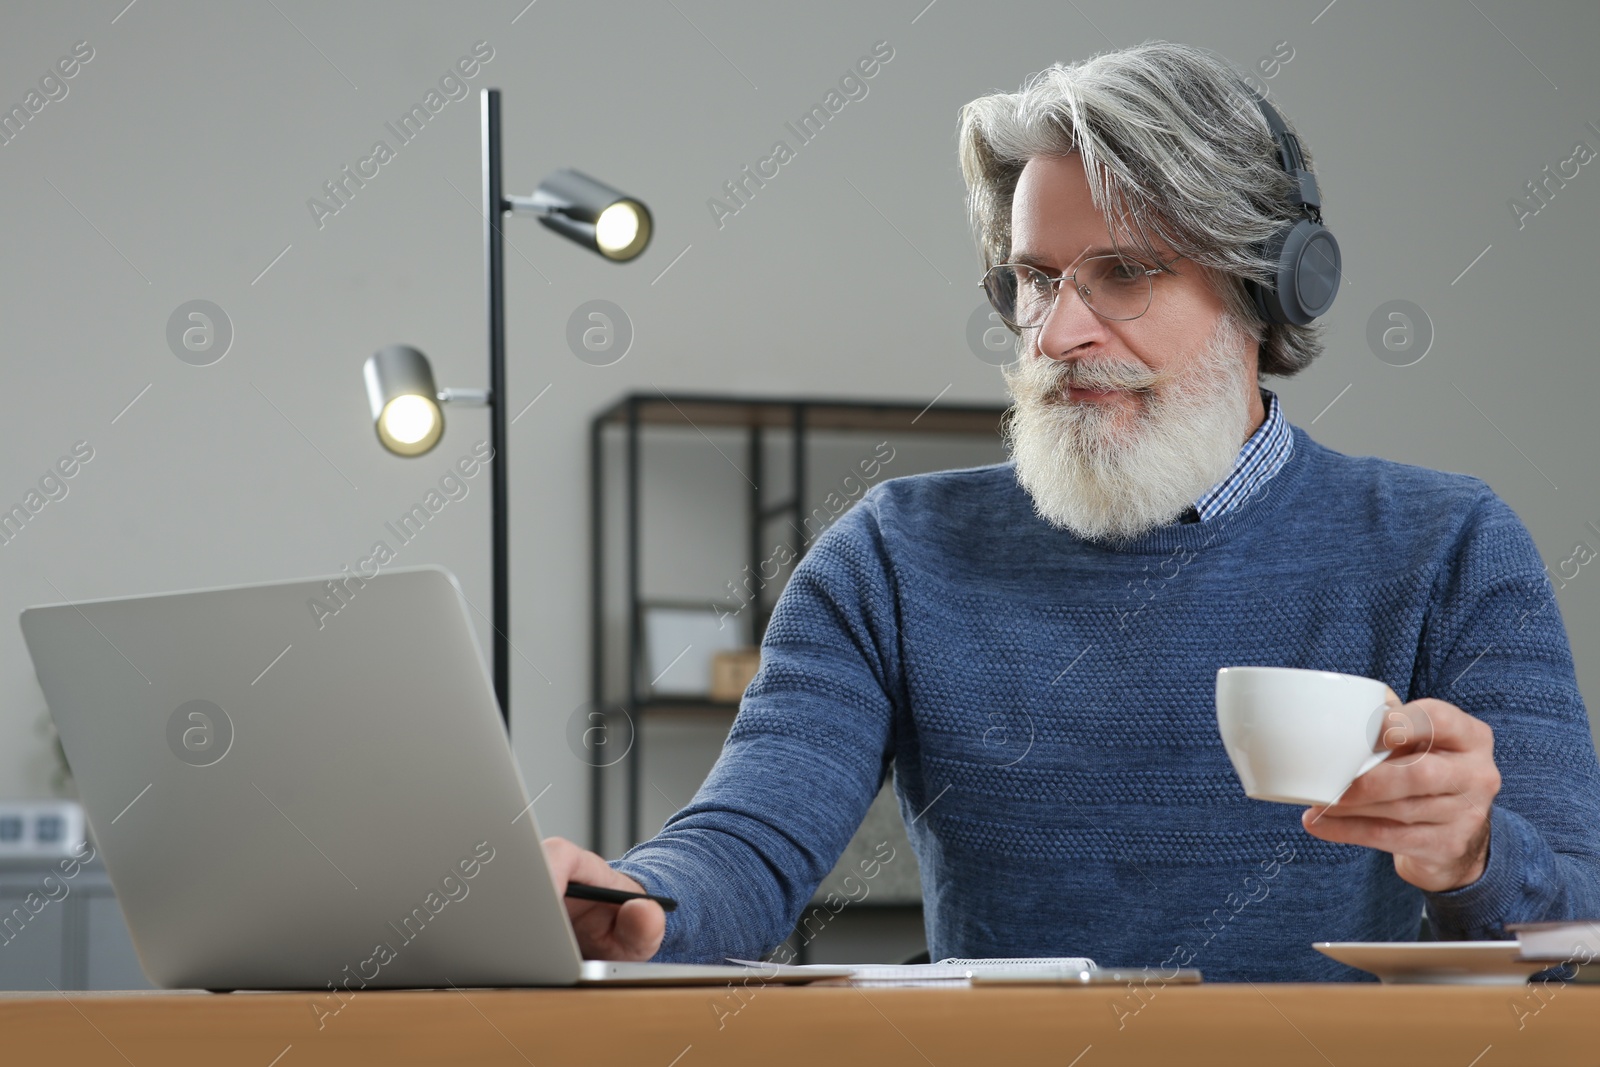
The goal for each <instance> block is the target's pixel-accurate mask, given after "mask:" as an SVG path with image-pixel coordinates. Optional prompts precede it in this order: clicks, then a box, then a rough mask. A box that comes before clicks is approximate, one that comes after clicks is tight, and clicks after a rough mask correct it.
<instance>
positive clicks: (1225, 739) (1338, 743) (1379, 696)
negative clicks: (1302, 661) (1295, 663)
mask: <svg viewBox="0 0 1600 1067" xmlns="http://www.w3.org/2000/svg"><path fill="white" fill-rule="evenodd" d="M1388 697H1389V687H1388V686H1387V685H1385V684H1384V683H1383V682H1380V681H1378V680H1377V679H1375V678H1362V677H1360V676H1358V675H1354V674H1336V673H1334V672H1333V671H1310V670H1302V669H1300V668H1298V667H1223V668H1222V669H1221V670H1219V671H1217V729H1218V730H1220V731H1221V733H1222V745H1223V748H1225V749H1226V750H1227V752H1228V758H1229V759H1230V760H1232V761H1233V769H1234V770H1235V771H1237V772H1238V774H1239V780H1240V781H1241V782H1242V783H1244V791H1245V795H1247V796H1250V797H1253V798H1254V799H1256V800H1273V801H1277V802H1278V803H1280V804H1302V805H1312V804H1317V805H1322V804H1332V803H1333V802H1334V801H1335V800H1337V799H1339V794H1341V793H1343V792H1344V791H1345V790H1346V789H1348V788H1349V786H1350V783H1351V782H1353V781H1355V780H1356V779H1357V778H1359V777H1361V775H1363V774H1366V773H1367V772H1368V771H1370V770H1371V769H1372V768H1374V767H1376V766H1377V765H1378V764H1380V763H1382V762H1383V761H1384V760H1385V759H1386V758H1388V756H1389V753H1390V751H1392V750H1391V749H1389V748H1387V747H1385V746H1384V744H1383V729H1384V712H1385V711H1386V710H1387V709H1388V707H1389V706H1390V703H1389V699H1388ZM1395 706H1398V705H1395Z"/></svg>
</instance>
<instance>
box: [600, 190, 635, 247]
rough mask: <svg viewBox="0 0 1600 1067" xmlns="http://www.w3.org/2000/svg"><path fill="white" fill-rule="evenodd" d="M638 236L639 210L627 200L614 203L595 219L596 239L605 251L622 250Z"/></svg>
mask: <svg viewBox="0 0 1600 1067" xmlns="http://www.w3.org/2000/svg"><path fill="white" fill-rule="evenodd" d="M638 236H639V211H638V209H637V208H635V207H634V206H633V204H631V203H629V202H628V201H626V200H619V201H617V202H616V203H615V204H612V205H611V206H610V207H608V208H606V209H605V210H604V211H602V212H600V217H599V218H598V219H596V220H595V224H594V239H595V243H596V244H598V245H599V246H600V249H601V251H603V252H606V253H616V252H621V251H622V250H623V249H625V248H627V247H628V246H629V245H631V244H633V242H634V240H635V239H636V238H637V237H638Z"/></svg>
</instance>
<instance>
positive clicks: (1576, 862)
mask: <svg viewBox="0 0 1600 1067" xmlns="http://www.w3.org/2000/svg"><path fill="white" fill-rule="evenodd" d="M1294 434H1295V443H1294V450H1293V452H1292V454H1291V458H1290V460H1289V462H1288V464H1287V465H1286V466H1285V467H1284V468H1283V470H1281V471H1280V472H1279V473H1278V474H1277V475H1276V476H1275V477H1274V478H1273V479H1272V480H1271V481H1269V482H1268V483H1267V484H1266V485H1265V486H1264V487H1262V488H1261V489H1260V490H1258V491H1257V492H1256V493H1255V495H1254V496H1252V497H1251V498H1250V499H1249V500H1248V501H1247V502H1245V503H1244V504H1243V505H1242V506H1240V507H1239V508H1237V509H1236V510H1234V511H1232V512H1230V513H1229V514H1227V515H1223V516H1219V517H1217V518H1215V519H1211V520H1207V521H1205V522H1201V523H1192V524H1179V523H1174V524H1171V525H1168V526H1164V527H1162V528H1159V529H1156V530H1153V531H1150V532H1149V533H1147V534H1145V535H1143V536H1141V537H1140V538H1138V539H1137V540H1135V541H1133V542H1131V543H1124V544H1120V545H1116V546H1111V545H1107V544H1101V543H1094V542H1087V541H1084V540H1082V539H1080V538H1078V537H1075V536H1074V535H1072V534H1070V533H1067V532H1064V531H1061V530H1057V529H1054V528H1052V527H1050V526H1049V525H1048V524H1046V523H1045V522H1043V521H1042V520H1040V519H1039V518H1037V517H1036V516H1035V515H1034V513H1033V510H1032V507H1031V503H1030V501H1029V499H1028V497H1027V494H1026V493H1025V492H1024V491H1023V490H1022V489H1021V488H1020V487H1019V486H1018V484H1017V482H1016V480H1015V473H1014V468H1013V466H1012V464H1010V463H1004V464H997V465H993V466H987V467H977V468H972V469H966V470H952V471H942V472H938V473H934V474H923V475H914V476H910V477H902V478H894V479H890V480H887V481H884V482H881V483H879V484H878V485H876V486H874V487H873V488H872V489H871V490H870V491H869V492H868V493H867V494H866V495H865V496H863V497H862V499H861V500H860V502H859V503H858V504H857V506H856V507H854V508H852V509H851V510H850V511H849V512H847V513H846V514H845V515H843V516H842V517H841V518H840V519H839V520H838V521H837V522H836V523H835V524H834V525H833V526H832V527H830V528H829V529H828V530H827V531H826V532H825V533H824V534H823V535H822V536H821V537H819V538H818V539H817V541H816V542H815V544H814V545H813V546H812V547H811V549H810V551H809V552H808V553H807V555H806V556H805V557H804V559H803V560H802V561H801V563H800V564H799V566H798V567H797V569H796V571H795V573H794V574H793V576H792V577H791V578H790V580H789V582H788V584H787V585H786V586H785V588H784V590H783V592H782V594H781V596H780V597H779V600H778V603H777V605H776V607H775V609H774V613H773V616H772V620H771V623H770V625H769V627H768V630H767V633H766V636H765V639H764V640H763V642H762V646H761V669H760V672H759V673H758V674H757V675H756V677H755V680H754V681H753V682H752V683H751V685H750V687H749V689H748V691H747V692H746V693H745V696H744V700H743V703H742V705H741V707H740V711H739V714H738V716H737V718H736V719H735V721H734V725H733V729H732V732H731V733H730V735H729V737H728V741H727V744H726V746H725V747H724V749H723V752H722V754H721V757H720V758H719V760H718V761H717V764H716V766H715V768H714V769H713V770H712V772H711V774H710V776H709V777H708V778H707V779H706V782H705V784H704V785H703V786H702V788H701V789H700V791H699V792H698V793H697V794H696V796H695V797H694V799H693V801H692V802H691V803H690V804H689V806H688V807H686V808H684V809H683V810H682V811H680V812H678V813H677V814H676V815H674V816H673V817H672V819H671V820H670V821H669V822H668V823H667V825H666V827H665V828H664V829H663V830H662V832H661V833H660V834H659V835H658V836H657V837H655V838H654V839H652V840H650V841H647V842H644V843H642V844H640V845H638V846H636V847H635V848H633V849H632V850H631V851H629V852H628V854H627V855H626V856H624V857H623V858H622V859H620V860H617V861H615V866H616V867H617V868H618V869H620V870H623V871H625V872H627V873H628V874H630V875H632V876H633V877H634V878H636V879H638V880H639V881H640V882H641V883H642V884H644V885H645V886H646V887H647V888H648V889H650V890H652V891H656V892H661V893H665V894H667V895H670V896H673V897H676V898H677V899H678V900H679V901H681V902H682V906H681V907H680V908H679V910H677V911H676V912H673V913H671V914H669V916H668V918H667V933H666V939H665V941H664V942H663V944H662V947H661V950H660V952H659V953H658V955H657V957H656V958H657V959H662V960H702V961H714V960H721V959H722V958H724V957H729V956H733V957H742V958H756V957H758V956H760V955H761V954H762V953H764V952H767V951H770V950H771V949H772V948H773V947H774V946H775V945H777V944H778V943H779V942H780V941H781V940H782V939H783V938H784V937H785V936H786V935H787V934H788V933H789V932H790V930H791V929H792V928H793V927H794V924H795V922H796V919H797V917H798V916H799V915H800V913H801V911H802V909H803V908H804V907H805V905H806V903H807V901H808V900H809V899H810V897H811V895H812V892H813V890H814V889H815V887H816V886H817V884H818V882H819V881H820V880H821V879H822V877H823V876H824V875H825V874H826V873H827V872H828V871H829V870H830V869H831V868H832V866H833V864H834V863H835V861H836V860H837V859H838V857H839V854H840V853H841V851H842V850H843V848H844V846H845V844H846V843H847V842H848V841H849V839H850V838H851V836H852V835H853V833H854V832H855V830H856V828H857V826H858V825H859V823H860V821H861V819H862V816H863V814H864V813H865V811H866V809H867V806H868V804H869V803H870V802H871V801H872V798H873V796H874V795H875V794H876V793H877V791H878V789H879V787H880V785H881V783H882V782H883V780H884V776H885V775H886V774H889V773H890V772H891V771H892V772H893V775H894V783H895V789H896V793H897V796H898V798H899V803H900V810H901V813H902V815H903V816H904V817H905V820H906V822H907V824H908V828H909V832H910V835H911V841H912V844H913V847H914V849H915V852H916V856H915V862H917V863H918V864H919V870H920V874H921V878H922V885H923V888H924V893H925V899H926V912H925V916H926V924H927V934H928V947H929V951H930V952H931V953H932V956H933V958H934V959H939V958H941V957H944V956H963V957H969V956H1077V955H1083V956H1089V957H1092V958H1094V959H1095V960H1096V961H1098V962H1099V963H1100V964H1101V965H1102V966H1106V965H1113V966H1163V965H1164V966H1167V967H1171V966H1177V965H1188V966H1193V967H1199V968H1200V969H1201V970H1202V971H1203V972H1204V973H1205V974H1206V976H1207V978H1208V979H1215V980H1223V981H1228V980H1234V981H1238V980H1243V979H1250V980H1254V981H1307V980H1329V979H1333V980H1359V979H1365V978H1368V977H1370V976H1368V975H1366V974H1364V973H1363V972H1359V971H1355V970H1353V969H1351V968H1348V967H1345V966H1344V965H1342V964H1339V963H1335V962H1334V961H1333V960H1331V959H1328V958H1326V957H1324V956H1322V955H1321V954H1320V953H1318V952H1316V951H1315V950H1314V949H1312V947H1311V943H1312V942H1313V941H1323V940H1327V941H1397V940H1411V939H1413V938H1415V937H1416V935H1417V931H1418V925H1419V918H1420V915H1421V912H1422V909H1423V906H1424V903H1425V904H1426V907H1427V910H1428V913H1429V915H1430V917H1431V919H1432V922H1433V924H1434V928H1435V930H1436V931H1437V935H1438V936H1439V937H1440V938H1441V939H1462V940H1475V939H1498V938H1504V937H1507V936H1509V935H1508V934H1507V932H1506V930H1505V924H1506V923H1508V922H1516V921H1522V920H1541V919H1562V918H1572V917H1582V918H1597V917H1600V766H1597V764H1596V760H1595V752H1594V745H1593V742H1592V740H1591V738H1590V733H1589V722H1588V717H1587V715H1586V713H1585V710H1584V705H1583V700H1582V697H1581V696H1580V695H1579V692H1578V687H1577V682H1576V679H1575V677H1574V673H1573V664H1572V655H1571V651H1570V648H1569V646H1568V643H1567V637H1566V632H1565V630H1564V628H1563V626H1562V623H1561V618H1560V612H1559V609H1558V608H1557V606H1556V604H1555V600H1554V596H1553V590H1552V588H1551V585H1550V583H1549V581H1548V579H1547V577H1546V575H1545V573H1544V569H1543V566H1542V564H1541V562H1540V558H1539V555H1538V552H1537V550H1536V548H1535V547H1534V544H1533V542H1532V539H1531V538H1530V537H1529V535H1528V532H1527V530H1526V529H1525V527H1524V526H1523V525H1522V523H1521V522H1520V521H1519V520H1518V519H1517V517H1516V515H1515V514H1514V513H1513V512H1512V511H1511V509H1510V508H1509V507H1508V506H1507V505H1506V504H1505V503H1504V502H1503V501H1501V500H1500V499H1499V497H1497V496H1496V495H1495V493H1494V492H1493V491H1492V490H1491V489H1489V487H1488V486H1487V485H1486V484H1484V483H1483V482H1482V481H1480V480H1478V479H1476V478H1472V477H1468V476H1464V475H1459V474H1446V473H1440V472H1437V471H1432V470H1426V469H1424V468H1420V467H1414V466H1408V465H1404V464H1400V463H1394V462H1390V461H1387V460H1382V459H1375V458H1357V457H1351V456H1346V455H1343V454H1341V453H1338V452H1335V451H1332V450H1331V449H1328V448H1325V447H1323V446H1322V445H1319V444H1318V443H1316V442H1315V441H1313V440H1311V438H1310V437H1308V436H1307V435H1306V433H1305V431H1304V430H1302V429H1300V428H1298V427H1295V428H1294ZM1234 664H1241V665H1243V664H1263V665H1279V666H1291V667H1309V668H1318V669H1323V670H1330V671H1342V672H1345V673H1350V674H1360V675H1367V676H1370V677H1373V678H1381V679H1383V680H1384V681H1385V682H1387V683H1388V684H1389V685H1390V686H1391V687H1393V689H1394V690H1395V692H1397V693H1399V694H1401V695H1403V696H1404V697H1405V698H1406V699H1407V700H1412V699H1416V698H1418V697H1424V696H1430V697H1437V698H1439V699H1442V700H1446V701H1449V702H1450V703H1452V704H1455V705H1457V706H1459V707H1461V708H1463V709H1465V710H1466V711H1468V712H1469V713H1471V714H1473V715H1475V716H1477V717H1479V718H1481V719H1483V720H1484V721H1486V722H1487V723H1489V724H1490V725H1491V726H1492V727H1493V728H1494V731H1495V759H1496V762H1497V764H1498V766H1499V769H1500V773H1501V775H1502V779H1503V784H1502V786H1501V792H1500V794H1499V796H1498V798H1497V799H1496V802H1495V804H1494V808H1493V811H1492V813H1491V828H1490V850H1489V863H1488V869H1487V870H1486V872H1485V873H1484V875H1483V877H1482V878H1481V879H1480V880H1479V881H1477V882H1475V883H1473V884H1472V885H1469V886H1465V887H1462V888H1460V889H1456V890H1452V891H1450V892H1445V893H1423V892H1421V891H1420V890H1418V889H1416V888H1414V887H1412V886H1411V885H1409V884H1407V883H1406V882H1404V881H1402V880H1401V879H1400V878H1399V877H1398V876H1397V875H1396V874H1395V871H1394V864H1393V858H1392V857H1391V856H1389V855H1388V854H1387V853H1383V852H1378V851H1374V850H1371V849H1366V848H1361V847H1357V846H1352V845H1340V844H1332V843H1328V842H1324V841H1321V840H1319V839H1317V838H1313V837H1311V836H1310V835H1308V834H1307V833H1305V831H1304V830H1303V829H1302V828H1301V826H1300V813H1301V811H1302V809H1301V808H1299V807H1294V806H1290V805H1285V804H1273V803H1266V802H1262V801H1256V800H1251V799H1249V798H1247V797H1246V796H1245V795H1244V791H1243V789H1242V787H1241V786H1240V784H1239V780H1238V778H1237V777H1236V775H1235V774H1234V771H1233V769H1232V767H1231V765H1230V764H1229V762H1228V758H1227V755H1226V754H1225V753H1224V751H1223V747H1222V742H1221V740H1220V738H1219V736H1218V734H1217V723H1216V711H1215V703H1214V686H1215V677H1216V671H1217V668H1219V667H1224V666H1229V665H1234ZM901 851H902V853H903V851H904V850H903V849H902V850H901ZM911 861H912V857H908V856H904V855H901V856H897V857H895V858H893V859H890V860H889V862H892V863H906V862H911ZM862 884H863V885H865V884H866V883H864V882H863V883H862Z"/></svg>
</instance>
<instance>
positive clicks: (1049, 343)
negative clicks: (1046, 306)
mask: <svg viewBox="0 0 1600 1067" xmlns="http://www.w3.org/2000/svg"><path fill="white" fill-rule="evenodd" d="M1108 336H1109V334H1108V331H1107V329H1106V322H1105V320H1104V319H1102V318H1101V317H1100V316H1099V315H1096V314H1095V313H1094V312H1093V311H1090V310H1089V305H1088V304H1085V303H1084V302H1083V298H1082V297H1080V296H1079V295H1078V293H1077V292H1076V290H1074V289H1073V287H1072V283H1071V282H1066V281H1064V282H1062V283H1061V287H1060V290H1059V291H1058V292H1057V293H1056V299H1055V303H1054V304H1052V305H1051V307H1050V310H1049V312H1048V313H1047V314H1046V315H1045V317H1044V322H1043V323H1041V324H1040V326H1039V337H1038V345H1039V353H1040V355H1043V356H1045V357H1047V358H1049V359H1068V358H1070V357H1071V356H1072V354H1073V353H1074V352H1075V351H1076V350H1077V349H1079V348H1081V347H1082V346H1083V345H1085V344H1089V343H1092V342H1094V341H1103V340H1105V339H1106V338H1107V337H1108Z"/></svg>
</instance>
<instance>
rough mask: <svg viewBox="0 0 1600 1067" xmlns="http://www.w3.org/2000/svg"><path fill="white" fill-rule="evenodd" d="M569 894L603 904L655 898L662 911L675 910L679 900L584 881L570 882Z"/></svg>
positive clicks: (568, 886)
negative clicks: (603, 887)
mask: <svg viewBox="0 0 1600 1067" xmlns="http://www.w3.org/2000/svg"><path fill="white" fill-rule="evenodd" d="M567 896H569V897H576V898H578V899H579V900H598V901H600V902H601V903H602V904H624V903H626V902H628V901H630V900H653V901H655V902H656V903H657V904H660V905H661V910H662V911H674V910H676V909H677V907H678V902H677V901H676V900H673V899H672V898H671V897H657V896H652V895H651V894H649V893H630V892H628V891H626V890H623V889H602V888H601V887H600V886H597V885H585V884H584V883H582V882H568V883H567Z"/></svg>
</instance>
